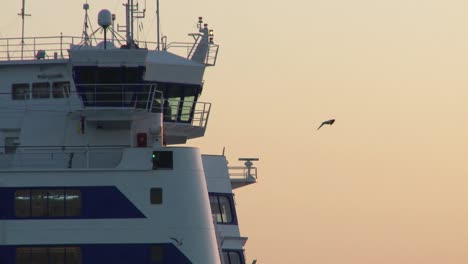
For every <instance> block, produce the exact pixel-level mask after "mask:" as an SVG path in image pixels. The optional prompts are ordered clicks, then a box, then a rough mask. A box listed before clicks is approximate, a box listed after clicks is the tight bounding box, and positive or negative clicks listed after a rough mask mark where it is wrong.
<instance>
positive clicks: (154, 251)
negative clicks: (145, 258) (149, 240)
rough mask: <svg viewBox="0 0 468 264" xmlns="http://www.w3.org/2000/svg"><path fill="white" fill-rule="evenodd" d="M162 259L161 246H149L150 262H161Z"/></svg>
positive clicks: (162, 251)
mask: <svg viewBox="0 0 468 264" xmlns="http://www.w3.org/2000/svg"><path fill="white" fill-rule="evenodd" d="M163 259H164V250H163V247H162V246H152V247H151V263H162V261H163Z"/></svg>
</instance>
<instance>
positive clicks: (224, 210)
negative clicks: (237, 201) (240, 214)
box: [209, 194, 234, 224]
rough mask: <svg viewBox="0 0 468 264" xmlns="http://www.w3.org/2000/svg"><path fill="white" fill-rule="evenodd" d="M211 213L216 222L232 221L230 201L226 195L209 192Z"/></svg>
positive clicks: (225, 222) (227, 222)
mask: <svg viewBox="0 0 468 264" xmlns="http://www.w3.org/2000/svg"><path fill="white" fill-rule="evenodd" d="M209 197H210V206H211V214H212V215H213V217H214V218H215V219H216V222H217V223H222V224H229V223H233V222H234V219H233V213H232V208H233V206H232V202H231V199H230V198H229V196H227V195H217V194H210V196H209Z"/></svg>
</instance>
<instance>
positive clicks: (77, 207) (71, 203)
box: [65, 189, 81, 216]
mask: <svg viewBox="0 0 468 264" xmlns="http://www.w3.org/2000/svg"><path fill="white" fill-rule="evenodd" d="M65 193H66V195H65V209H66V216H80V215H81V191H80V190H75V189H69V190H65Z"/></svg>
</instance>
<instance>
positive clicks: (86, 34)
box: [82, 0, 90, 45]
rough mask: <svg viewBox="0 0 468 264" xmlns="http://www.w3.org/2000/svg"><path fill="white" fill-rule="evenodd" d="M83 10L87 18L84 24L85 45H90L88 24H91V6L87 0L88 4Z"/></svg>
mask: <svg viewBox="0 0 468 264" xmlns="http://www.w3.org/2000/svg"><path fill="white" fill-rule="evenodd" d="M83 9H84V10H85V18H84V23H83V36H82V38H83V44H84V45H89V44H90V43H89V35H88V22H89V15H88V10H89V4H88V1H87V0H86V3H85V4H83Z"/></svg>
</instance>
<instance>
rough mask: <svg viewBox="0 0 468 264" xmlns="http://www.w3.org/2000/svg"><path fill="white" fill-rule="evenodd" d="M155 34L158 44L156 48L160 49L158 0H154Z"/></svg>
mask: <svg viewBox="0 0 468 264" xmlns="http://www.w3.org/2000/svg"><path fill="white" fill-rule="evenodd" d="M156 34H157V35H158V36H157V41H158V46H157V50H158V51H159V50H161V47H160V45H161V44H160V43H161V39H160V36H161V35H160V34H159V0H156Z"/></svg>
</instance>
